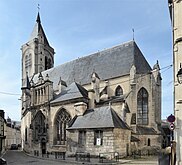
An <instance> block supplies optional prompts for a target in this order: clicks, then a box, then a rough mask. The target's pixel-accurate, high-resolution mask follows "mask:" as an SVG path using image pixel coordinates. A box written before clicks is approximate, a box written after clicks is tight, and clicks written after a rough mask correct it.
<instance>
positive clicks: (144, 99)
mask: <svg viewBox="0 0 182 165" xmlns="http://www.w3.org/2000/svg"><path fill="white" fill-rule="evenodd" d="M137 123H138V124H141V125H143V124H144V125H147V124H148V92H147V90H146V89H145V88H141V89H140V90H139V92H138V95H137Z"/></svg>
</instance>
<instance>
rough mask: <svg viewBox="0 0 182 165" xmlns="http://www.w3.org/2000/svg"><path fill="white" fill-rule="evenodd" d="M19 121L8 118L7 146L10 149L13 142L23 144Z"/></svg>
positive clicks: (6, 127)
mask: <svg viewBox="0 0 182 165" xmlns="http://www.w3.org/2000/svg"><path fill="white" fill-rule="evenodd" d="M20 128H21V127H20V125H19V123H18V122H15V121H12V120H11V119H10V118H9V117H8V118H7V119H6V124H5V131H4V134H5V136H6V139H5V148H6V149H10V148H11V145H12V144H16V145H17V146H19V145H21V131H20Z"/></svg>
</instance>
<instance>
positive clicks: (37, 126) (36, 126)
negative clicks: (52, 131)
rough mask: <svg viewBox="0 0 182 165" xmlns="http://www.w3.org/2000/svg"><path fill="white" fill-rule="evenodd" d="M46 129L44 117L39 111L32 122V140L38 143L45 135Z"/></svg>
mask: <svg viewBox="0 0 182 165" xmlns="http://www.w3.org/2000/svg"><path fill="white" fill-rule="evenodd" d="M45 133H46V127H45V116H44V115H43V113H42V112H41V111H39V112H37V114H36V116H35V118H34V120H33V139H34V141H36V142H38V141H39V140H40V138H41V137H42V136H43V135H45Z"/></svg>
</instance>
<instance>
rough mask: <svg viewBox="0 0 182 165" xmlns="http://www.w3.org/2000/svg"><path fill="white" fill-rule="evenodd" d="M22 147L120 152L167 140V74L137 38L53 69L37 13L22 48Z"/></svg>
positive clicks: (126, 153) (158, 143)
mask: <svg viewBox="0 0 182 165" xmlns="http://www.w3.org/2000/svg"><path fill="white" fill-rule="evenodd" d="M21 50H22V87H21V89H22V99H21V100H22V108H21V114H22V121H21V132H22V147H23V149H24V150H25V151H26V152H29V153H33V152H34V150H38V151H39V153H43V154H44V153H46V152H47V151H49V152H51V151H65V152H66V154H67V155H72V154H75V153H76V152H78V151H79V152H81V151H83V152H89V153H90V154H91V155H98V154H99V153H100V152H118V153H119V154H121V155H130V154H131V152H132V150H135V149H137V148H141V149H142V147H145V146H149V147H150V146H159V147H160V146H161V133H160V130H159V125H160V123H161V80H162V79H161V74H160V67H159V64H158V62H157V63H156V64H155V65H154V67H153V68H151V67H150V65H149V63H148V62H147V60H146V59H145V57H144V56H143V54H142V52H141V51H140V49H139V47H138V46H137V44H136V42H135V41H129V42H126V43H123V44H121V45H117V46H113V47H111V48H108V49H106V50H103V51H100V52H96V53H93V54H91V55H88V56H85V57H82V58H79V59H76V60H73V61H70V62H67V63H64V64H61V65H59V66H56V67H54V54H55V52H54V49H53V48H52V47H51V45H50V44H49V41H48V39H47V36H46V35H45V32H44V30H43V27H42V24H41V19H40V15H39V13H38V15H37V19H36V23H35V26H34V29H33V32H32V34H31V36H30V39H29V41H28V42H27V43H25V44H24V45H23V46H22V48H21Z"/></svg>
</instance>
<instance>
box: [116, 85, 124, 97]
mask: <svg viewBox="0 0 182 165" xmlns="http://www.w3.org/2000/svg"><path fill="white" fill-rule="evenodd" d="M121 95H123V89H122V88H121V86H120V85H119V86H117V88H116V91H115V96H121Z"/></svg>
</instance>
